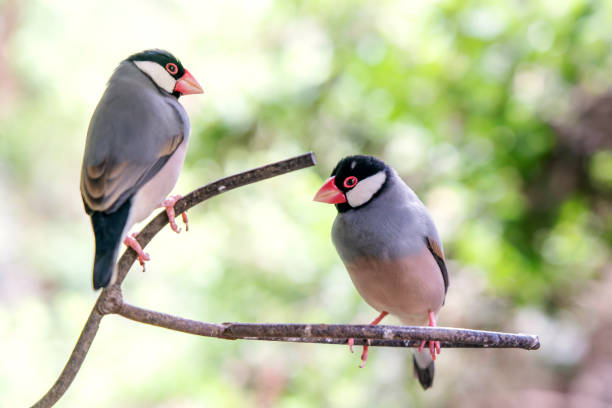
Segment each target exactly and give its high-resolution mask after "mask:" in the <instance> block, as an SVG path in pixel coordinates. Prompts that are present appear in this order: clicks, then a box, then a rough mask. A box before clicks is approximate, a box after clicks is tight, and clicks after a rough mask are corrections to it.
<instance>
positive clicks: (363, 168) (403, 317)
mask: <svg viewBox="0 0 612 408" xmlns="http://www.w3.org/2000/svg"><path fill="white" fill-rule="evenodd" d="M314 200H315V201H320V202H324V203H330V204H335V205H336V209H337V210H338V214H337V216H336V219H335V221H334V224H333V227H332V241H333V243H334V246H335V247H336V250H337V251H338V254H339V255H340V258H341V259H342V262H343V263H344V265H345V266H346V269H347V270H348V272H349V275H350V277H351V280H352V281H353V284H354V285H355V287H356V288H357V291H358V292H359V294H360V295H361V297H362V298H363V299H364V300H365V301H366V302H367V303H368V304H369V305H370V306H372V307H373V308H374V309H376V310H377V311H378V312H379V313H380V315H379V316H378V318H376V319H375V320H374V321H372V323H371V324H378V323H379V322H380V321H381V320H382V319H383V318H384V317H385V316H386V315H387V314H392V315H394V316H396V317H398V318H399V320H400V321H401V322H402V323H403V324H406V325H425V324H429V326H435V325H436V314H437V313H438V311H439V310H440V308H441V307H442V305H443V304H444V298H445V296H446V291H447V289H448V272H447V269H446V264H445V260H444V252H443V250H442V243H441V242H440V238H439V236H438V232H437V230H436V227H435V225H434V223H433V220H432V219H431V216H430V215H429V213H428V212H427V209H426V208H425V205H424V204H423V203H422V202H421V200H419V198H418V197H417V196H416V194H415V193H414V191H412V190H411V189H410V187H408V186H407V185H406V183H404V181H402V179H401V178H400V177H399V176H398V175H397V173H396V172H395V170H393V169H392V168H391V167H389V166H388V165H386V164H385V163H384V162H382V161H381V160H379V159H377V158H375V157H372V156H362V155H358V156H349V157H346V158H344V159H342V160H340V162H339V163H338V164H337V165H336V168H335V169H334V170H333V172H332V174H331V177H330V178H329V179H328V180H327V181H326V182H325V184H324V185H323V186H322V187H321V188H320V189H319V191H318V192H317V193H316V195H315V197H314ZM352 345H353V339H349V346H350V347H351V351H352ZM424 345H425V341H423V342H422V343H421V345H420V347H419V349H418V351H417V352H416V353H415V354H414V355H413V363H414V369H415V373H416V375H417V377H418V379H419V381H420V383H421V385H422V386H423V388H425V389H427V388H429V387H431V385H432V383H433V375H434V363H433V360H435V358H436V351H437V353H438V354H439V353H440V343H439V342H434V341H430V342H429V350H423V346H424ZM367 356H368V346H367V345H366V346H364V350H363V353H362V355H361V359H362V365H361V367H363V365H364V364H365V362H366V360H367Z"/></svg>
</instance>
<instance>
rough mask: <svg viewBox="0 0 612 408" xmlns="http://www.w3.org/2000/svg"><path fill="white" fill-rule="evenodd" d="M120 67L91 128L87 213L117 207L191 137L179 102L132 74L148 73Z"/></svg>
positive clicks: (84, 187) (85, 174) (84, 177)
mask: <svg viewBox="0 0 612 408" xmlns="http://www.w3.org/2000/svg"><path fill="white" fill-rule="evenodd" d="M134 69H136V68H134ZM119 71H120V69H118V70H117V72H115V75H114V76H113V78H114V77H115V76H117V75H118V74H123V75H124V78H121V79H120V80H115V81H113V78H111V81H110V83H109V86H108V88H107V90H106V92H105V93H104V95H103V97H102V99H101V100H100V103H99V104H98V106H97V107H96V110H95V112H94V115H93V117H92V119H91V122H90V124H89V130H88V132H87V143H86V147H85V156H84V158H83V167H82V169H81V194H82V196H83V201H84V203H85V205H86V207H88V211H103V212H107V213H109V212H113V211H115V210H116V209H117V208H118V207H119V206H121V205H122V204H123V203H124V202H125V201H126V200H127V199H128V198H129V197H131V196H132V195H133V194H135V193H136V191H138V189H140V187H142V185H144V184H145V183H146V182H147V181H148V180H150V179H151V178H152V177H153V176H154V175H155V174H156V173H157V172H158V171H159V170H160V169H161V168H162V167H163V165H164V164H165V163H166V161H167V160H168V158H169V157H170V156H171V155H172V154H173V153H174V151H175V150H176V149H177V147H178V146H179V145H180V144H181V142H182V141H183V139H184V138H185V137H186V135H185V126H184V123H183V120H182V115H181V114H180V112H178V108H177V106H175V105H174V104H171V102H170V101H169V100H167V98H166V97H164V96H163V95H161V94H160V93H159V92H158V91H157V90H156V89H155V88H153V87H152V86H151V85H150V84H148V83H145V84H144V86H143V83H142V81H141V78H140V77H138V76H136V77H134V78H132V77H133V76H135V75H140V76H143V74H141V73H139V72H130V71H128V72H127V75H126V73H125V72H124V73H121V72H119ZM126 76H127V78H125V77H126ZM145 79H146V78H145ZM146 80H147V81H148V79H146ZM176 105H178V104H176Z"/></svg>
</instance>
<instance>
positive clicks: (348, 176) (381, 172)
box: [315, 155, 390, 212]
mask: <svg viewBox="0 0 612 408" xmlns="http://www.w3.org/2000/svg"><path fill="white" fill-rule="evenodd" d="M389 176H390V173H389V168H388V166H387V165H386V164H385V163H384V162H383V161H381V160H379V159H377V158H376V157H373V156H364V155H357V156H348V157H345V158H344V159H342V160H340V161H339V162H338V164H337V165H336V167H335V168H334V170H333V171H332V173H331V177H330V179H329V180H328V181H327V182H326V183H325V185H324V186H323V187H321V189H320V190H319V192H318V193H317V195H316V196H315V200H316V201H322V202H326V203H330V204H336V208H337V209H338V211H339V212H345V211H348V210H351V209H355V208H360V207H363V206H365V205H367V204H368V203H369V202H370V201H371V200H372V199H373V198H375V197H376V196H377V195H379V194H380V193H381V192H382V191H384V189H385V187H386V186H387V180H388V179H389Z"/></svg>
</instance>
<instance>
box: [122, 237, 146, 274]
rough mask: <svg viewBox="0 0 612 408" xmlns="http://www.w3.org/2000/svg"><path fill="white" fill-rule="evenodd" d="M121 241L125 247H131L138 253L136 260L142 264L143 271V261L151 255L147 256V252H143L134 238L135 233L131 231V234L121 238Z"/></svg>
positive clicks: (143, 269)
mask: <svg viewBox="0 0 612 408" xmlns="http://www.w3.org/2000/svg"><path fill="white" fill-rule="evenodd" d="M123 243H124V244H125V245H126V246H127V247H129V248H132V249H133V250H134V251H136V253H137V254H138V262H139V263H140V265H141V266H142V271H143V272H144V271H145V261H150V260H151V257H150V256H149V254H147V253H145V252H144V251H143V250H142V247H141V246H140V244H139V243H138V241H137V240H136V234H135V233H132V235H128V236H127V237H125V239H124V240H123Z"/></svg>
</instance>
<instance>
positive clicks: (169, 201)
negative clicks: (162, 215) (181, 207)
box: [162, 194, 189, 234]
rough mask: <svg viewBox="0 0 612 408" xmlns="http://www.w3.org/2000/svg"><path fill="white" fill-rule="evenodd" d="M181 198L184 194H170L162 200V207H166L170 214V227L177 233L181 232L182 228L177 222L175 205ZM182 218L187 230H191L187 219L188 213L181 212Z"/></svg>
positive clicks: (167, 212)
mask: <svg viewBox="0 0 612 408" xmlns="http://www.w3.org/2000/svg"><path fill="white" fill-rule="evenodd" d="M181 198H183V196H182V195H180V194H177V195H173V196H169V197H168V198H166V199H165V200H164V201H162V207H164V208H165V209H166V214H167V215H168V222H169V223H170V228H172V231H174V232H176V233H177V234H178V233H180V232H181V229H180V228H179V227H178V225H177V224H176V213H175V212H174V205H175V204H176V202H177V201H178V200H180V199H181ZM181 218H182V219H183V223H184V224H185V231H189V221H188V219H187V213H185V212H183V213H181Z"/></svg>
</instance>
